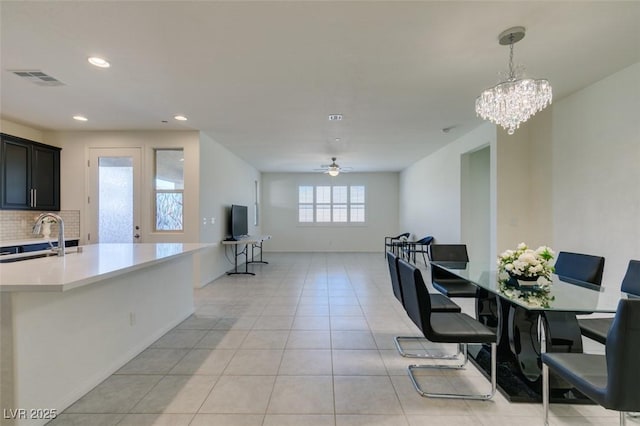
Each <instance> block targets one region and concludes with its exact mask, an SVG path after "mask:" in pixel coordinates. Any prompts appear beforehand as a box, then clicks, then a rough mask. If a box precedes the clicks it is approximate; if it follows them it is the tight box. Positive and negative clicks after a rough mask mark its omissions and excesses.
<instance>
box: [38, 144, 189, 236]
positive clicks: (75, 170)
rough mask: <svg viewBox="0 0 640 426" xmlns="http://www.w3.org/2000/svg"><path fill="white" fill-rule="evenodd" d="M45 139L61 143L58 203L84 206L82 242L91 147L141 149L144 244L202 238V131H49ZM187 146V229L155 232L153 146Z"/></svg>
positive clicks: (76, 207) (84, 230)
mask: <svg viewBox="0 0 640 426" xmlns="http://www.w3.org/2000/svg"><path fill="white" fill-rule="evenodd" d="M45 142H46V143H48V144H51V145H56V146H60V147H62V153H61V155H60V186H61V189H60V203H61V208H62V209H64V210H80V218H81V219H80V240H81V244H86V243H87V240H86V238H87V226H86V225H87V223H88V221H89V218H88V216H89V211H88V204H87V195H88V189H87V188H88V182H89V176H88V167H87V160H88V159H89V148H113V147H139V148H141V150H142V159H141V162H142V165H141V167H142V189H141V194H140V196H141V203H140V207H141V216H142V217H141V231H142V242H147V243H156V242H199V231H200V228H199V224H200V221H199V220H198V217H199V216H200V207H199V197H200V193H199V191H200V175H199V168H200V161H199V157H200V153H199V132H196V131H174V132H167V131H162V132H158V131H109V132H107V131H104V132H87V131H85V132H48V133H45ZM154 148H183V149H184V159H185V161H184V165H185V167H184V173H185V174H184V185H185V188H184V232H182V233H171V234H169V233H154V232H151V230H152V229H153V226H152V218H153V212H152V207H153V200H152V197H151V194H152V189H153V173H154V164H153V149H154Z"/></svg>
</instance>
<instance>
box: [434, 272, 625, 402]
mask: <svg viewBox="0 0 640 426" xmlns="http://www.w3.org/2000/svg"><path fill="white" fill-rule="evenodd" d="M430 264H431V267H432V268H441V269H442V270H444V271H447V272H448V273H450V274H452V275H454V276H456V277H459V278H463V279H465V280H468V281H469V282H471V283H473V284H475V285H476V286H477V288H478V291H477V293H476V304H475V305H476V318H477V319H478V321H480V322H482V323H483V324H485V325H486V326H488V327H490V328H492V329H494V330H495V331H496V334H497V335H498V388H499V390H500V391H501V392H502V394H503V395H505V396H506V397H507V398H508V399H509V400H511V401H513V402H531V401H541V400H542V364H541V362H540V354H541V353H542V352H545V351H548V352H577V353H579V352H582V351H583V346H582V335H581V333H580V327H579V325H578V320H577V318H576V315H580V314H590V313H609V314H612V313H615V311H616V308H617V306H618V301H619V300H620V299H621V298H627V297H633V296H629V295H627V294H626V293H623V292H621V291H620V289H619V287H618V286H613V287H612V286H596V285H593V284H590V283H586V282H581V281H577V280H572V279H568V278H563V277H559V276H557V275H552V285H551V287H550V288H549V289H548V291H542V290H540V289H539V288H537V287H526V288H525V287H522V288H514V287H511V286H507V285H506V283H505V281H506V280H505V279H504V278H505V277H503V276H500V275H499V273H498V271H496V270H491V269H489V268H488V267H487V265H486V264H481V263H474V262H442V261H431V262H430ZM469 353H470V356H471V359H472V361H473V362H474V364H476V366H478V367H479V368H480V369H481V370H483V371H484V372H485V373H486V372H487V371H489V354H488V350H487V348H484V347H482V346H477V347H474V348H473V350H470V352H469ZM550 388H551V390H550V392H551V393H550V396H551V401H552V402H565V403H590V401H589V400H588V399H586V398H584V397H583V396H582V395H581V394H579V393H578V392H577V391H575V390H574V389H572V388H571V386H570V385H569V384H567V383H566V382H563V381H561V380H560V379H559V378H555V377H551V386H550Z"/></svg>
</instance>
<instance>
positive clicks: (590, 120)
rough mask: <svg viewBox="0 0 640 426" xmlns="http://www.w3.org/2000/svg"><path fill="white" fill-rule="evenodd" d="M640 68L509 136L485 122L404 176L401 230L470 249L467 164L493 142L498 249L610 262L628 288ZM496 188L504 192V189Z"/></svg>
mask: <svg viewBox="0 0 640 426" xmlns="http://www.w3.org/2000/svg"><path fill="white" fill-rule="evenodd" d="M639 81H640V64H635V65H632V66H630V67H628V68H626V69H624V70H621V71H620V72H618V73H616V74H613V75H611V76H609V77H607V78H605V79H603V80H601V81H599V82H597V83H595V84H593V85H591V86H589V87H586V88H584V89H583V90H580V91H578V92H576V93H574V94H572V95H570V96H568V97H566V98H563V99H559V100H556V101H554V103H553V105H551V106H550V107H548V108H547V109H546V110H545V111H542V112H540V113H538V114H536V116H535V117H533V118H532V119H530V120H529V121H528V122H527V123H525V124H524V125H522V126H521V128H520V129H519V130H517V131H516V133H515V135H513V136H509V135H507V134H506V133H505V132H504V131H502V130H501V129H500V130H497V129H496V128H495V126H493V125H491V124H489V123H485V124H483V125H482V126H481V127H479V128H477V129H476V130H474V131H472V132H470V133H468V134H467V135H464V136H462V137H461V138H460V139H458V140H456V141H454V142H453V143H451V144H449V145H447V146H446V147H444V148H443V149H441V150H439V151H438V152H436V153H434V154H432V155H430V156H429V157H427V158H424V159H422V160H420V161H418V162H417V163H415V164H413V165H412V166H411V167H409V168H407V169H406V170H405V171H404V172H403V173H401V176H400V204H401V209H400V226H401V229H403V230H404V229H406V230H407V231H411V232H413V233H417V234H423V233H427V232H428V233H432V234H433V235H434V236H435V238H436V240H437V241H438V242H458V241H460V240H461V226H460V220H461V217H460V215H461V213H460V212H461V203H460V191H461V189H460V179H459V176H460V162H461V161H460V156H461V154H463V153H465V152H468V151H471V150H473V148H474V147H479V146H482V145H483V144H486V143H488V141H491V142H490V143H491V151H492V152H491V173H492V177H491V182H492V184H491V185H492V193H491V198H492V201H491V207H490V208H491V209H493V212H492V213H491V220H492V225H491V226H492V227H493V229H492V231H491V235H492V238H493V240H494V243H492V244H494V248H493V249H492V250H491V252H492V257H493V256H495V254H496V253H497V252H499V251H502V250H504V249H506V248H512V247H513V246H515V245H516V244H517V243H518V242H521V241H525V242H527V243H528V244H529V245H530V246H537V245H540V244H546V245H550V246H551V247H552V248H554V249H555V250H556V251H575V252H580V253H588V254H594V255H600V256H604V257H605V258H606V262H605V269H604V277H603V285H608V286H613V287H619V286H620V282H621V280H622V277H623V276H624V273H625V271H626V267H627V263H628V261H629V259H640V167H639V164H640V120H639V119H638V111H640V84H638V82H639ZM494 188H495V189H494Z"/></svg>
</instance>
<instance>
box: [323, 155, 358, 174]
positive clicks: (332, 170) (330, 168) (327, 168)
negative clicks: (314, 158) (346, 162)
mask: <svg viewBox="0 0 640 426" xmlns="http://www.w3.org/2000/svg"><path fill="white" fill-rule="evenodd" d="M336 160H337V158H336V157H331V164H323V165H321V166H320V168H319V169H316V170H318V171H323V172H324V173H327V174H329V176H338V175H339V174H340V173H341V172H342V173H348V172H350V171H351V170H352V168H351V167H340V165H339V164H337V163H336Z"/></svg>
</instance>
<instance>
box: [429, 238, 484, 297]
mask: <svg viewBox="0 0 640 426" xmlns="http://www.w3.org/2000/svg"><path fill="white" fill-rule="evenodd" d="M430 252H431V256H430V258H431V260H432V261H442V262H452V265H453V264H454V263H458V264H459V265H460V266H461V267H462V268H464V267H465V266H466V263H467V262H469V255H468V254H467V246H466V245H465V244H431V247H430ZM431 284H432V285H433V287H434V288H435V289H436V290H438V291H439V292H441V293H443V294H444V295H445V296H447V297H476V294H477V291H478V289H477V287H476V286H475V285H473V284H472V283H471V282H469V281H467V280H465V279H463V278H460V277H458V276H456V275H454V274H452V273H451V272H449V271H447V270H445V269H443V268H440V267H439V266H437V265H433V264H432V265H431Z"/></svg>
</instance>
